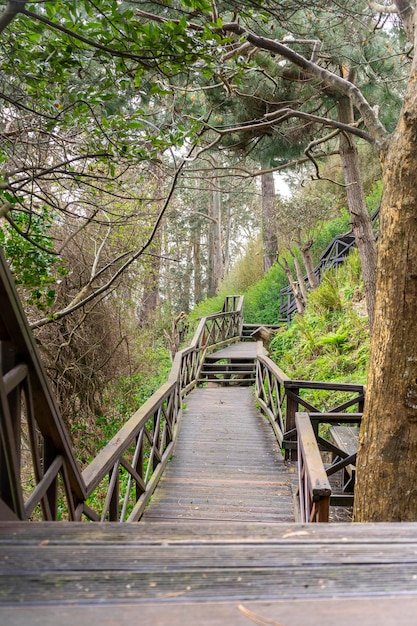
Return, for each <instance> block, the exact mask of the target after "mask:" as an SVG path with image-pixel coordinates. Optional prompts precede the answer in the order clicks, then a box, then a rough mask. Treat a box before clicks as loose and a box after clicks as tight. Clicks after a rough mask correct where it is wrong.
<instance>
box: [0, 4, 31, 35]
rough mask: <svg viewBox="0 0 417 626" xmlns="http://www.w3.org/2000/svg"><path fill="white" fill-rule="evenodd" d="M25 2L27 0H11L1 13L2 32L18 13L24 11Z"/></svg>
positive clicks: (0, 30)
mask: <svg viewBox="0 0 417 626" xmlns="http://www.w3.org/2000/svg"><path fill="white" fill-rule="evenodd" d="M25 4H26V0H9V2H8V3H7V5H6V8H5V9H4V11H3V13H2V14H1V15H0V33H2V32H3V31H4V30H5V29H6V28H7V27H8V25H9V24H10V22H12V21H13V20H14V18H15V17H16V15H17V14H18V13H22V12H23V9H24V8H25Z"/></svg>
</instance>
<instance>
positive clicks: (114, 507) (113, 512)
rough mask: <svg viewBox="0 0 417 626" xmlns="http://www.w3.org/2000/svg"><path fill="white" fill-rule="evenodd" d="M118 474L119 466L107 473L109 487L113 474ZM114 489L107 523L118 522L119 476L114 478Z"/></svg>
mask: <svg viewBox="0 0 417 626" xmlns="http://www.w3.org/2000/svg"><path fill="white" fill-rule="evenodd" d="M114 472H117V473H119V466H118V465H116V467H113V468H112V469H111V470H110V472H109V485H110V484H111V483H112V477H113V473H114ZM114 479H115V484H114V489H113V492H112V495H111V500H110V505H109V521H110V522H117V521H118V520H119V476H115V477H114Z"/></svg>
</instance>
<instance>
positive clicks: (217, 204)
mask: <svg viewBox="0 0 417 626" xmlns="http://www.w3.org/2000/svg"><path fill="white" fill-rule="evenodd" d="M210 217H211V222H212V226H211V237H210V276H209V296H210V297H211V296H214V295H215V294H216V292H217V290H218V288H219V285H220V281H221V279H222V278H223V253H222V236H221V191H220V189H219V188H218V181H217V180H216V179H214V188H213V194H212V206H211V215H210Z"/></svg>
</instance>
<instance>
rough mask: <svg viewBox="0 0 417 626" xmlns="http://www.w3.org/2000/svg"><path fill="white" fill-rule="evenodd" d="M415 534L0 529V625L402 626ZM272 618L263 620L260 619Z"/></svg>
mask: <svg viewBox="0 0 417 626" xmlns="http://www.w3.org/2000/svg"><path fill="white" fill-rule="evenodd" d="M416 530H417V527H416V525H415V524H380V525H370V524H369V525H361V524H356V525H355V524H334V525H332V524H314V525H309V526H301V525H296V524H276V523H270V524H262V523H247V522H246V523H245V522H228V523H225V524H213V523H212V522H205V521H202V520H200V521H198V522H192V521H189V522H187V523H183V522H181V523H179V522H178V520H175V521H172V522H150V523H149V522H140V523H138V524H125V525H121V524H111V523H105V524H88V523H73V524H65V523H53V522H46V523H33V524H28V523H24V522H23V523H10V522H3V523H1V524H0V623H1V624H5V625H6V624H7V626H17V625H19V626H20V625H21V624H31V625H37V624H42V625H43V626H52V625H53V626H56V624H59V625H60V626H69V625H70V624H74V623H78V624H88V623H90V621H94V622H95V623H97V624H98V623H99V624H100V625H101V626H109V625H118V624H128V623H131V622H133V623H136V622H137V623H140V624H141V625H149V626H155V625H161V626H163V625H166V624H169V625H170V626H191V625H192V626H195V624H198V625H200V624H202V625H206V624H210V625H217V626H220V625H222V626H223V625H224V624H232V625H235V624H237V625H238V626H240V625H242V626H244V625H245V624H246V625H247V626H250V624H252V623H253V622H252V621H251V620H250V619H248V617H247V616H245V615H244V614H243V613H242V612H241V610H240V609H239V606H240V605H243V607H245V609H246V610H250V611H252V612H254V613H256V614H257V615H258V616H259V617H261V618H262V619H263V620H264V621H263V622H262V621H261V622H258V623H265V624H268V623H271V624H275V625H278V624H280V625H282V626H300V625H301V624H302V625H303V626H319V625H320V626H330V625H333V624H335V623H337V624H338V626H351V625H352V624H354V623H360V624H361V626H398V625H399V624H400V625H401V626H411V625H413V626H414V624H415V622H416V614H417V532H416ZM267 619H269V620H273V621H272V622H267V621H265V620H267Z"/></svg>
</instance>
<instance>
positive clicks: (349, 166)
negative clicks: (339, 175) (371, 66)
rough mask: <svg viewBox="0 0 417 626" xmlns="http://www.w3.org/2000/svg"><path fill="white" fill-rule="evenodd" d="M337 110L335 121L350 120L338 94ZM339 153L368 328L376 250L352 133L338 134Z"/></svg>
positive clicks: (346, 105) (343, 98) (346, 100)
mask: <svg viewBox="0 0 417 626" xmlns="http://www.w3.org/2000/svg"><path fill="white" fill-rule="evenodd" d="M338 111H339V122H343V123H344V124H352V123H353V121H354V117H353V108H352V103H351V101H350V99H349V98H348V97H346V96H341V97H340V98H339V102H338ZM339 152H340V158H341V160H342V165H343V172H344V178H345V184H346V194H347V201H348V208H349V213H350V219H351V224H352V230H353V234H354V235H355V242H356V247H357V248H358V252H359V258H360V261H361V268H362V277H363V282H364V286H365V298H366V308H367V310H368V317H369V328H370V329H371V331H372V324H373V319H374V311H375V284H376V257H377V253H376V243H375V236H374V233H373V229H372V221H371V218H370V215H369V213H368V210H367V208H366V202H365V194H364V192H363V185H362V180H361V176H360V170H359V159H358V151H357V148H356V144H355V139H354V137H353V136H351V135H347V134H346V133H341V134H340V143H339Z"/></svg>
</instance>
